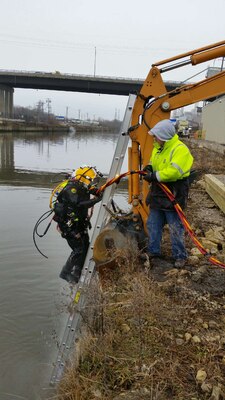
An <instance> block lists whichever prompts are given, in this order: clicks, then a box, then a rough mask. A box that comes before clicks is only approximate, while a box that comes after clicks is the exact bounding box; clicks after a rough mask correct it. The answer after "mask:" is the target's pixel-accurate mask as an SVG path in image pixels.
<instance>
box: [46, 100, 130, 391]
mask: <svg viewBox="0 0 225 400" xmlns="http://www.w3.org/2000/svg"><path fill="white" fill-rule="evenodd" d="M135 99H136V95H130V96H129V100H128V104H127V108H126V112H125V116H124V120H123V123H122V126H121V129H120V133H119V140H118V142H117V146H116V149H115V152H114V158H113V161H112V164H111V168H110V172H109V177H108V179H112V178H113V177H114V176H115V175H116V174H119V173H120V171H121V168H122V164H123V161H124V157H125V154H126V150H127V145H128V141H129V136H128V135H126V134H125V135H122V133H123V132H125V133H126V132H127V130H128V128H129V125H130V120H131V113H132V110H133V106H134V102H135ZM115 189H116V184H114V185H112V186H110V187H109V188H108V189H107V190H106V191H105V192H104V194H103V198H102V202H101V206H102V207H100V209H99V213H98V216H97V220H96V224H95V227H94V230H93V233H92V238H91V242H90V246H89V249H88V252H87V256H86V259H85V262H84V267H83V270H82V274H81V277H80V280H79V283H78V286H77V288H76V290H75V293H74V303H75V304H76V307H75V309H74V312H73V313H72V314H70V315H69V318H68V321H67V325H66V329H65V331H64V335H63V339H62V343H61V345H60V347H59V351H58V356H57V361H56V365H55V367H54V370H53V373H52V377H51V384H52V385H54V384H55V383H56V382H59V381H60V379H61V377H62V374H63V370H64V367H65V363H66V361H67V359H68V355H69V354H70V353H71V348H72V347H73V346H74V344H75V343H74V342H75V339H76V336H77V337H79V334H78V332H77V331H78V329H79V325H80V321H81V311H82V309H83V308H84V305H85V298H86V293H85V291H83V288H84V287H87V286H88V285H89V283H90V281H91V278H92V275H93V273H94V270H95V262H94V260H93V258H92V256H93V247H94V243H95V240H96V238H97V236H98V235H99V233H100V231H101V229H102V227H103V226H104V224H103V221H105V219H106V216H107V211H106V205H108V204H109V203H110V201H111V198H112V197H113V194H114V192H115Z"/></svg>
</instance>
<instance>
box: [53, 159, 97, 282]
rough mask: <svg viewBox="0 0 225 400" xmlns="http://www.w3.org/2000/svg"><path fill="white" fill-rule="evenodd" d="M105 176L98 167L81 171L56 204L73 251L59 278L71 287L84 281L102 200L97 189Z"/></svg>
mask: <svg viewBox="0 0 225 400" xmlns="http://www.w3.org/2000/svg"><path fill="white" fill-rule="evenodd" d="M101 176H102V174H101V173H100V172H99V171H97V170H96V168H95V167H91V166H83V167H80V168H78V169H77V170H75V172H74V173H73V174H72V176H71V177H70V178H69V179H68V181H66V184H65V186H64V187H63V188H62V190H61V191H60V192H59V194H58V195H57V199H56V201H55V203H54V217H53V220H54V221H56V222H57V224H58V225H57V228H58V230H59V232H60V233H61V236H62V237H63V238H65V239H66V240H67V243H68V245H69V246H70V247H71V249H72V252H71V254H70V256H69V258H68V259H67V261H66V263H65V265H64V266H63V268H62V270H61V272H60V275H59V276H60V278H62V279H65V280H66V281H67V282H69V283H77V282H78V281H79V279H80V275H81V272H82V268H83V265H84V261H85V258H86V254H87V251H88V247H89V234H88V229H90V228H91V223H90V218H91V216H92V213H93V207H94V205H95V204H96V203H98V202H99V201H101V199H102V193H101V192H100V193H99V194H98V188H97V187H96V185H97V183H98V181H99V178H100V177H101ZM91 195H93V196H94V197H92V198H91ZM89 209H91V212H90V214H89Z"/></svg>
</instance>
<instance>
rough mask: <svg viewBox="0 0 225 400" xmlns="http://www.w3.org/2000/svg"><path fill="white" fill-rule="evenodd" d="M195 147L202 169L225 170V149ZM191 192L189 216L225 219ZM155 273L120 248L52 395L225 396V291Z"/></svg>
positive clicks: (161, 399)
mask: <svg viewBox="0 0 225 400" xmlns="http://www.w3.org/2000/svg"><path fill="white" fill-rule="evenodd" d="M191 147H192V148H191V150H192V153H193V154H194V156H195V160H196V161H195V167H196V168H197V169H198V170H200V171H201V174H203V175H204V173H220V174H221V173H225V163H224V158H223V156H220V155H216V156H213V155H212V153H211V152H210V151H209V150H208V151H207V150H205V149H203V148H197V147H196V146H195V145H194V144H193V145H191ZM197 189H198V188H197ZM193 193H194V194H193V195H192V199H190V201H189V207H188V209H187V213H188V219H189V220H190V222H191V223H192V224H194V226H195V228H198V229H201V230H202V233H204V231H205V230H207V229H209V228H210V223H211V222H210V221H211V219H209V217H208V219H207V218H205V217H204V216H206V215H208V214H209V210H210V212H213V213H214V214H215V216H218V218H217V219H218V221H223V220H224V219H223V218H222V217H221V215H220V214H219V211H217V210H216V209H215V208H213V209H211V208H209V207H208V208H207V207H206V208H204V205H207V201H208V200H207V198H206V197H205V194H204V193H203V191H202V192H201V191H199V189H198V190H195V192H193ZM199 205H201V207H200V206H199ZM210 207H211V206H210ZM216 213H217V214H216ZM214 214H213V215H214ZM218 223H219V222H218ZM220 223H222V222H220ZM212 224H215V218H214V217H213V218H212ZM189 246H190V247H192V246H191V243H189V242H188V247H189ZM164 250H165V252H166V254H167V253H168V248H167V247H165V249H164ZM186 272H187V271H186ZM211 274H213V271H212V272H211ZM151 276H153V275H152V274H151V271H148V270H146V268H144V267H143V266H141V265H139V261H138V254H133V253H132V254H126V253H124V254H118V257H117V268H116V269H108V270H107V273H106V274H105V273H104V271H102V274H101V282H102V289H101V292H100V293H99V291H97V290H96V288H95V289H94V291H93V290H90V291H89V296H90V302H89V304H88V305H87V307H86V309H85V310H84V312H83V319H84V323H85V332H87V334H86V335H85V336H84V337H83V340H82V341H81V344H80V345H81V348H82V352H81V354H82V355H81V358H80V362H79V366H78V368H76V367H75V366H73V365H70V367H69V368H68V370H67V371H66V372H65V374H64V377H63V379H62V381H61V383H60V385H59V386H58V388H57V394H56V396H55V397H54V399H56V400H98V399H101V400H122V399H123V400H142V399H143V400H170V399H173V400H203V399H204V400H206V399H210V400H223V399H225V394H224V386H223V385H224V381H225V379H224V378H225V333H224V332H225V317H224V309H225V296H224V295H223V294H221V295H220V297H216V296H213V295H210V293H209V294H207V293H206V294H204V295H203V294H201V293H203V291H200V290H199V292H195V291H194V290H193V285H192V282H191V273H190V274H186V275H181V273H176V274H171V275H168V276H167V277H166V280H165V282H158V283H157V282H156V281H155V280H153V279H152V277H151ZM154 276H155V275H154ZM211 278H212V280H209V283H211V285H213V284H214V283H215V280H213V277H211ZM213 282H214V283H213ZM221 282H223V281H222V280H221ZM216 284H217V285H219V281H218V282H217V283H216ZM221 285H222V283H221ZM208 287H209V285H208ZM199 288H200V286H199ZM221 293H224V292H221ZM93 299H95V301H94V305H93ZM194 339H195V340H194ZM201 369H203V370H204V371H205V373H206V374H207V375H206V379H205V381H204V384H203V385H202V383H201V382H200V381H198V380H197V379H196V374H197V372H198V371H199V370H201ZM214 389H215V390H214ZM216 389H218V390H216Z"/></svg>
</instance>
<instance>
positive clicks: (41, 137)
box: [0, 132, 127, 400]
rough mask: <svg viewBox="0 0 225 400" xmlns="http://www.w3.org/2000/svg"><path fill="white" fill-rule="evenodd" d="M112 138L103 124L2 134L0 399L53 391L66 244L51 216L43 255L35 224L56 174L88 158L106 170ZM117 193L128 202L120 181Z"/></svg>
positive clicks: (66, 292) (65, 297)
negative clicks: (82, 129) (100, 128)
mask: <svg viewBox="0 0 225 400" xmlns="http://www.w3.org/2000/svg"><path fill="white" fill-rule="evenodd" d="M117 139H118V134H112V133H104V132H95V133H83V134H79V133H69V134H66V133H57V134H51V133H50V134H43V133H19V134H18V133H7V134H3V133H1V134H0V149H1V153H0V197H1V207H0V221H1V225H0V264H1V265H0V288H1V290H0V313H1V319H0V335H1V340H0V352H1V366H0V399H1V400H16V399H26V400H39V399H46V398H47V397H49V395H50V394H51V393H52V392H51V390H52V389H50V388H49V381H50V377H51V373H52V369H53V363H54V362H55V361H56V355H57V351H58V345H59V343H60V341H61V338H62V334H63V331H64V328H65V323H66V321H67V318H68V314H67V311H66V309H67V305H68V303H69V301H70V296H71V293H70V289H69V287H68V284H67V283H66V282H64V281H62V280H61V279H60V278H59V277H58V276H59V272H60V270H61V267H62V266H63V264H64V262H65V260H66V259H67V257H68V255H69V253H70V249H69V247H68V245H67V243H66V242H65V241H64V240H63V239H62V238H61V237H60V235H59V234H58V233H57V231H56V229H55V225H54V224H52V225H53V226H51V228H50V230H49V231H48V233H47V235H46V236H45V237H44V238H42V239H39V238H38V239H39V240H38V241H37V242H38V246H39V247H40V249H41V251H42V252H43V253H44V254H45V255H46V256H47V257H48V258H44V257H42V256H41V255H40V254H39V252H38V251H37V249H36V248H35V246H34V243H33V238H32V232H33V228H34V225H35V223H36V222H37V220H38V218H39V217H40V216H41V215H42V214H43V213H44V212H45V211H48V209H49V208H48V204H49V197H50V194H51V188H53V187H54V186H55V185H56V184H57V183H54V182H57V179H58V177H57V174H58V173H60V172H71V170H72V169H76V168H77V167H79V166H80V165H82V164H91V165H95V166H96V167H97V168H98V169H99V170H100V171H101V172H102V173H103V174H104V175H107V174H108V172H109V170H110V165H111V160H112V158H113V154H114V150H115V147H116V143H117ZM126 169H127V166H126V160H125V163H124V166H123V171H125V170H126ZM115 197H116V201H117V203H118V204H119V206H120V207H122V208H124V207H126V206H127V194H126V192H124V191H123V190H122V189H119V190H118V191H117V194H116V196H115ZM98 206H99V205H98V204H97V205H96V211H95V214H94V216H93V220H94V219H95V217H96V212H97V209H98ZM46 225H47V222H46V224H45V223H43V227H42V226H40V229H39V233H43V231H44V228H45V227H46Z"/></svg>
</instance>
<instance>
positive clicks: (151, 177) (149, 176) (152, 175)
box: [144, 172, 157, 183]
mask: <svg viewBox="0 0 225 400" xmlns="http://www.w3.org/2000/svg"><path fill="white" fill-rule="evenodd" d="M144 180H145V181H147V182H148V183H151V182H154V181H155V182H157V178H156V173H155V172H149V173H148V174H146V175H145V176H144Z"/></svg>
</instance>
